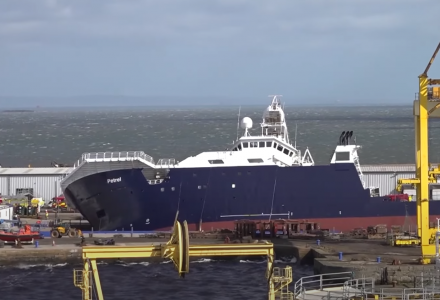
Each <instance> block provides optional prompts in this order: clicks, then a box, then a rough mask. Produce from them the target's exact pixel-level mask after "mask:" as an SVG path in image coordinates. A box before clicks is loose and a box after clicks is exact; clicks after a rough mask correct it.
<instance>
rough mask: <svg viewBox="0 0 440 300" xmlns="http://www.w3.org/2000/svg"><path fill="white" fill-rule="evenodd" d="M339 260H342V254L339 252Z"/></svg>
mask: <svg viewBox="0 0 440 300" xmlns="http://www.w3.org/2000/svg"><path fill="white" fill-rule="evenodd" d="M339 260H342V252H339Z"/></svg>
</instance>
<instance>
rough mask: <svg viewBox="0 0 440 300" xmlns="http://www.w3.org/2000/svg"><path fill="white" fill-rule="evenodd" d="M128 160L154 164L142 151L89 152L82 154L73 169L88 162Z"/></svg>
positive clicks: (151, 158)
mask: <svg viewBox="0 0 440 300" xmlns="http://www.w3.org/2000/svg"><path fill="white" fill-rule="evenodd" d="M129 159H133V160H134V159H143V160H146V161H148V162H150V163H152V164H154V159H153V157H151V156H150V155H148V154H145V152H143V151H124V152H91V153H84V154H83V155H82V156H81V158H80V159H79V160H78V161H77V162H76V163H75V165H74V168H77V167H79V166H80V165H81V164H82V163H83V162H85V161H89V160H95V161H98V160H122V161H125V160H129Z"/></svg>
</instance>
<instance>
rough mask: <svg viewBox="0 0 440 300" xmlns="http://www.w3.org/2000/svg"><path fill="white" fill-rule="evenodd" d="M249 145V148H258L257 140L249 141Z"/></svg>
mask: <svg viewBox="0 0 440 300" xmlns="http://www.w3.org/2000/svg"><path fill="white" fill-rule="evenodd" d="M249 146H250V148H258V142H250V143H249Z"/></svg>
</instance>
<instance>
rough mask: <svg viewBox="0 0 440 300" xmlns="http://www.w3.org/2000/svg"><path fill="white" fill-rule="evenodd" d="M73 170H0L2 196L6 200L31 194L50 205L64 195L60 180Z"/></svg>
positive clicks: (0, 191)
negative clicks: (50, 202)
mask: <svg viewBox="0 0 440 300" xmlns="http://www.w3.org/2000/svg"><path fill="white" fill-rule="evenodd" d="M70 170H71V168H0V194H1V195H2V196H3V197H5V198H12V197H14V196H19V195H25V194H31V195H32V196H33V197H34V198H43V200H44V201H45V202H46V203H48V202H49V201H50V200H51V199H52V198H53V197H56V196H59V195H60V194H62V191H61V188H60V180H61V179H62V178H64V176H66V175H67V174H68V173H69V172H70Z"/></svg>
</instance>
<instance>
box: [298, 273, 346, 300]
mask: <svg viewBox="0 0 440 300" xmlns="http://www.w3.org/2000/svg"><path fill="white" fill-rule="evenodd" d="M352 279H353V272H339V273H328V274H320V275H312V276H306V277H301V278H300V279H299V280H298V281H297V282H295V290H294V294H295V298H298V296H300V295H301V294H303V295H304V294H305V292H306V291H307V290H321V291H322V290H323V289H324V288H329V287H337V286H342V285H343V284H344V283H345V282H348V281H350V280H352Z"/></svg>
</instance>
